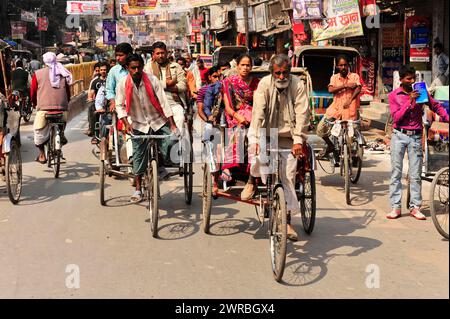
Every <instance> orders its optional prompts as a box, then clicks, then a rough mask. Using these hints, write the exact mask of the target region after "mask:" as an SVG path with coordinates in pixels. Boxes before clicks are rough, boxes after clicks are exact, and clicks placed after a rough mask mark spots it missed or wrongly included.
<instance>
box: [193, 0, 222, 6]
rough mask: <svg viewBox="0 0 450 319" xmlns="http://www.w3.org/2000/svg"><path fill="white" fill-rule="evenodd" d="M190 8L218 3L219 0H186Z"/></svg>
mask: <svg viewBox="0 0 450 319" xmlns="http://www.w3.org/2000/svg"><path fill="white" fill-rule="evenodd" d="M187 2H189V4H190V6H191V7H192V8H196V7H207V6H210V5H212V4H218V3H220V0H187Z"/></svg>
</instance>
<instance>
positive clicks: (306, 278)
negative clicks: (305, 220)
mask: <svg viewBox="0 0 450 319" xmlns="http://www.w3.org/2000/svg"><path fill="white" fill-rule="evenodd" d="M86 125H87V124H86V118H85V115H84V114H81V115H80V116H78V117H76V118H75V119H74V120H73V121H72V122H71V123H70V124H69V126H68V129H67V137H68V139H69V144H68V145H67V146H66V147H65V148H64V155H65V157H66V158H67V163H66V164H64V166H63V167H62V173H61V178H60V179H58V180H55V179H54V178H53V176H52V173H51V172H50V171H49V170H48V169H47V168H46V167H44V166H42V165H40V164H38V163H36V162H34V158H35V156H36V150H35V149H34V147H33V145H32V127H31V125H28V126H24V127H23V133H22V134H23V144H24V145H23V149H22V152H23V160H24V166H23V171H24V189H23V195H22V200H21V202H20V203H19V205H17V206H13V205H12V204H10V203H9V201H8V199H7V196H6V194H5V188H4V183H3V182H0V238H1V241H0V269H1V271H0V298H448V297H449V290H448V286H449V272H448V269H449V255H448V254H449V250H448V241H444V240H442V239H441V237H440V235H439V234H438V233H437V231H436V230H435V229H434V226H433V224H432V221H431V219H428V220H427V221H422V222H421V221H416V220H414V219H413V218H411V217H408V216H406V215H405V217H403V218H401V219H399V220H396V221H389V220H386V219H385V218H384V215H385V213H386V212H387V211H388V209H389V205H388V198H387V192H388V176H389V173H388V170H389V162H388V156H387V155H366V158H365V167H364V171H363V177H362V179H361V181H360V183H359V184H358V185H357V186H356V187H354V188H353V189H352V191H353V205H352V206H347V205H345V200H344V194H343V187H342V180H341V179H340V178H339V177H338V176H336V175H334V176H327V175H326V174H325V173H324V172H323V171H322V170H321V169H320V168H319V169H318V171H317V175H318V177H319V178H318V182H317V191H318V200H317V205H318V210H317V214H318V218H317V221H316V228H315V230H314V233H313V234H312V235H311V236H307V235H306V234H304V233H303V232H300V236H301V240H300V241H299V242H297V243H294V244H292V243H289V246H288V259H287V268H286V272H285V275H284V283H282V284H278V283H276V282H275V281H274V280H273V279H272V274H271V269H270V259H269V241H268V238H267V235H266V232H265V230H264V229H260V228H259V225H258V222H257V219H256V215H255V213H254V209H253V208H252V207H248V206H245V205H242V204H236V203H233V202H230V201H224V200H217V201H214V203H213V205H214V207H213V216H212V224H213V225H212V228H211V232H212V235H205V234H203V233H202V231H201V228H200V225H201V198H200V196H199V194H200V190H201V178H200V176H201V174H199V172H200V167H199V166H198V165H197V166H196V172H197V174H196V176H195V183H194V192H195V194H194V200H193V204H192V206H191V207H186V206H185V204H184V195H183V188H182V182H181V179H178V178H173V179H172V180H170V181H166V182H163V183H162V194H163V199H162V202H161V205H160V207H161V208H162V219H161V221H160V231H159V235H160V237H161V238H160V239H154V238H152V237H151V235H150V226H149V223H148V215H147V212H146V209H145V207H144V206H140V205H132V204H130V203H128V197H129V196H130V194H131V188H130V186H129V183H128V181H126V180H117V179H112V178H111V179H108V184H109V185H108V188H107V194H108V198H109V200H108V203H107V204H108V207H101V206H100V204H99V193H98V175H97V170H98V162H97V160H96V158H95V157H94V156H93V155H92V153H91V149H92V147H91V145H90V143H89V140H88V139H87V138H86V136H85V135H83V134H82V131H83V130H84V129H85V127H86ZM425 184H427V183H425ZM427 186H428V185H425V189H424V194H426V193H427ZM425 204H427V203H425ZM294 222H295V224H296V225H297V226H298V227H300V226H299V225H300V224H299V219H298V218H295V219H294ZM78 273H79V288H78V289H77V288H76V287H77V282H78V281H77V280H76V278H77V276H76V275H77V274H78ZM377 274H379V277H373V276H376V275H377ZM74 278H75V279H74ZM374 278H375V279H374ZM372 279H374V280H372ZM378 279H379V280H378ZM371 283H372V284H371ZM377 283H379V288H376V287H377V286H378V285H377ZM374 286H375V288H368V287H374ZM73 287H75V288H73Z"/></svg>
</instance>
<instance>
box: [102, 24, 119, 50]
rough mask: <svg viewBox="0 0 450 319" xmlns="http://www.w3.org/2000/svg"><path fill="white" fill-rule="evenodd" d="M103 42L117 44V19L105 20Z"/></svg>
mask: <svg viewBox="0 0 450 319" xmlns="http://www.w3.org/2000/svg"><path fill="white" fill-rule="evenodd" d="M103 43H104V44H106V45H116V44H117V25H116V21H109V20H103Z"/></svg>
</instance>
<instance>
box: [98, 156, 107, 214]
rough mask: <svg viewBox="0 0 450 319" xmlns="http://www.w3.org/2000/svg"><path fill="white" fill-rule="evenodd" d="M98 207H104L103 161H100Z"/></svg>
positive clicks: (104, 170)
mask: <svg viewBox="0 0 450 319" xmlns="http://www.w3.org/2000/svg"><path fill="white" fill-rule="evenodd" d="M99 175H100V205H102V206H105V205H106V201H105V179H106V169H105V161H100V170H99Z"/></svg>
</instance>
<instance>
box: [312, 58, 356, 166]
mask: <svg viewBox="0 0 450 319" xmlns="http://www.w3.org/2000/svg"><path fill="white" fill-rule="evenodd" d="M336 64H337V65H336V67H337V70H338V71H339V73H338V74H334V75H333V76H331V79H330V84H329V85H328V92H330V93H331V94H333V103H331V105H330V106H329V107H328V108H327V112H326V114H325V115H324V117H323V118H322V120H321V121H320V122H319V124H318V125H317V135H318V136H320V137H321V138H322V139H323V140H324V141H325V143H326V144H327V148H326V149H325V150H322V151H320V152H319V155H318V157H319V158H323V157H325V156H327V155H328V154H329V153H331V152H333V151H334V144H333V142H332V141H331V139H330V135H331V129H332V125H331V124H330V121H331V122H333V121H335V120H357V119H358V117H359V116H358V109H359V94H360V93H361V88H362V85H361V80H360V78H359V75H358V74H356V73H352V72H350V66H349V64H348V58H347V57H346V56H345V55H339V56H338V57H337V58H336Z"/></svg>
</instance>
